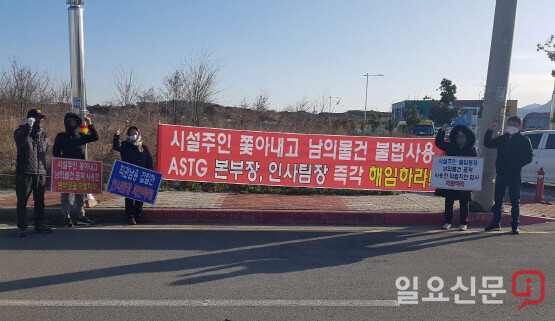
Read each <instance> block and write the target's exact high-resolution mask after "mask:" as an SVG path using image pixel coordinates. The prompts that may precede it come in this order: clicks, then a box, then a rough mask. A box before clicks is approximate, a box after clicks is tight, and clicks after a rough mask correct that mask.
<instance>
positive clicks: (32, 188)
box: [13, 109, 52, 237]
mask: <svg viewBox="0 0 555 321" xmlns="http://www.w3.org/2000/svg"><path fill="white" fill-rule="evenodd" d="M43 118H45V115H44V114H42V113H41V111H40V110H39V109H31V110H29V111H28V112H27V124H25V125H21V126H19V127H18V128H17V129H16V130H15V132H14V133H13V138H14V140H15V144H16V146H17V165H16V174H17V175H16V187H15V192H16V195H17V227H18V229H19V236H20V237H25V236H27V234H26V232H27V221H26V218H25V217H26V215H27V201H28V200H29V196H31V192H32V193H33V200H34V203H35V204H34V207H35V208H34V220H35V231H37V232H39V233H50V232H52V229H51V228H49V227H47V226H45V225H44V224H43V223H44V190H45V184H46V153H47V152H48V148H49V147H50V139H49V138H48V135H47V134H46V132H45V131H44V130H43V128H42V127H41V120H42V119H43Z"/></svg>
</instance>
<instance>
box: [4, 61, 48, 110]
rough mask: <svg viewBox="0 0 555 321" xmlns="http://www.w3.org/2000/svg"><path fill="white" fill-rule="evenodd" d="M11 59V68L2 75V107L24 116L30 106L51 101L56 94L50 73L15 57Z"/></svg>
mask: <svg viewBox="0 0 555 321" xmlns="http://www.w3.org/2000/svg"><path fill="white" fill-rule="evenodd" d="M9 60H10V69H8V70H4V71H3V72H2V76H1V77H0V105H1V107H2V108H3V109H4V110H5V111H7V108H9V109H11V110H10V112H11V113H13V112H15V113H16V115H18V116H19V117H24V116H25V114H26V112H27V110H29V109H30V108H32V107H36V106H37V105H45V104H49V103H51V102H52V100H53V99H54V95H53V90H52V88H51V87H50V77H49V76H48V74H47V73H46V72H43V73H39V72H38V71H34V70H32V69H31V67H29V66H24V65H22V64H21V63H19V62H18V61H17V60H16V59H15V58H13V57H12V58H9Z"/></svg>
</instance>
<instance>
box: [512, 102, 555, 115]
mask: <svg viewBox="0 0 555 321" xmlns="http://www.w3.org/2000/svg"><path fill="white" fill-rule="evenodd" d="M550 109H551V100H550V101H548V102H547V103H545V104H544V105H540V104H531V105H528V106H524V107H522V108H518V109H517V110H516V114H517V116H520V117H524V116H526V115H527V114H528V113H548V112H549V110H550Z"/></svg>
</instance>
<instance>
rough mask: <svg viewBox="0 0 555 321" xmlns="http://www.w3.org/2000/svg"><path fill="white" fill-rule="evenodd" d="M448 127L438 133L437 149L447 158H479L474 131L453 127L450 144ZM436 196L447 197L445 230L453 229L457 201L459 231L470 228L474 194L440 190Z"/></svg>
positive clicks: (464, 127)
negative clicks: (454, 209)
mask: <svg viewBox="0 0 555 321" xmlns="http://www.w3.org/2000/svg"><path fill="white" fill-rule="evenodd" d="M448 126H449V125H447V124H443V126H441V129H440V130H439V131H438V132H437V135H436V140H435V145H436V146H437V148H439V149H441V150H442V151H444V152H445V155H447V156H466V157H477V156H478V154H477V153H476V148H474V143H475V142H476V135H474V133H473V132H472V130H470V128H468V127H466V126H464V125H457V126H455V127H453V129H452V130H451V132H450V133H449V142H446V141H445V131H446V129H447V127H448ZM435 194H436V195H439V196H443V197H445V212H444V217H445V224H443V229H446V230H448V229H450V228H451V220H452V219H453V205H454V204H455V200H459V205H460V206H459V207H460V222H459V230H460V231H466V229H467V228H468V212H469V202H470V201H471V200H472V192H471V191H461V190H450V189H439V188H438V189H436V192H435Z"/></svg>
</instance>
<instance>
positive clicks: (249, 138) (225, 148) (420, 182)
mask: <svg viewBox="0 0 555 321" xmlns="http://www.w3.org/2000/svg"><path fill="white" fill-rule="evenodd" d="M441 154H443V152H442V151H440V150H439V149H438V148H436V147H435V146H434V140H433V139H430V138H397V137H364V136H334V135H309V134H290V133H271V132H255V131H244V130H227V129H216V128H200V127H188V126H175V125H164V124H160V125H158V146H157V170H158V171H159V172H161V173H163V174H164V179H173V180H184V181H197V182H215V183H235V184H256V185H273V186H297V187H322V188H349V189H367V190H397V191H408V190H411V191H433V189H432V188H431V187H430V178H431V167H432V157H433V156H434V155H441Z"/></svg>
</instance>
